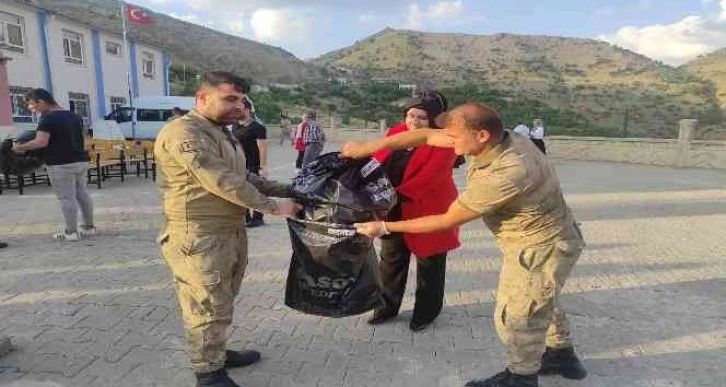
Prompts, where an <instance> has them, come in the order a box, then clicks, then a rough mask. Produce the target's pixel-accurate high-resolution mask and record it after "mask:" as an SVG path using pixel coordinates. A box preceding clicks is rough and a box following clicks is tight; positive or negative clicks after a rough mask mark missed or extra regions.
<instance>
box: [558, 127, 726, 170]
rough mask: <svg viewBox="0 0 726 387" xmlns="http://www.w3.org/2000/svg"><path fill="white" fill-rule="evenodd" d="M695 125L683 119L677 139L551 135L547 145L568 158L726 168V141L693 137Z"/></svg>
mask: <svg viewBox="0 0 726 387" xmlns="http://www.w3.org/2000/svg"><path fill="white" fill-rule="evenodd" d="M696 128H697V121H696V120H681V122H680V125H679V138H678V139H652V138H601V137H567V136H552V137H550V138H549V139H548V149H549V151H550V153H551V154H552V155H553V156H554V157H558V158H563V159H569V160H596V161H612V162H617V163H632V164H648V165H662V166H670V167H680V168H717V169H726V142H723V141H696V140H692V138H693V135H694V134H695V132H696Z"/></svg>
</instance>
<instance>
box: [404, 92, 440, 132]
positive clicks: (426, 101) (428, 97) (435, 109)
mask: <svg viewBox="0 0 726 387" xmlns="http://www.w3.org/2000/svg"><path fill="white" fill-rule="evenodd" d="M413 108H416V109H421V110H423V111H425V112H426V115H428V118H429V125H430V126H431V127H432V128H439V127H438V126H437V123H436V117H438V116H439V115H441V113H443V112H445V111H446V110H448V108H449V102H448V100H447V99H446V97H445V96H444V95H443V94H441V93H439V92H438V91H436V90H425V91H423V92H421V93H417V94H416V96H414V97H413V98H411V99H409V100H408V102H407V103H406V107H405V108H404V110H403V115H404V118H405V115H406V114H407V113H408V111H409V110H410V109H413Z"/></svg>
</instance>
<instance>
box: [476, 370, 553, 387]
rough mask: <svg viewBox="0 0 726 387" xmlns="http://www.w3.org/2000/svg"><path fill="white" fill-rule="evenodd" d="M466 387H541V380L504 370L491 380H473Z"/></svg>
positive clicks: (535, 376) (533, 376)
mask: <svg viewBox="0 0 726 387" xmlns="http://www.w3.org/2000/svg"><path fill="white" fill-rule="evenodd" d="M466 387H539V378H537V374H534V375H517V374H513V373H511V372H509V370H508V369H507V370H504V372H500V373H498V374H496V375H494V376H492V377H491V378H489V379H478V380H472V381H470V382H468V383H466Z"/></svg>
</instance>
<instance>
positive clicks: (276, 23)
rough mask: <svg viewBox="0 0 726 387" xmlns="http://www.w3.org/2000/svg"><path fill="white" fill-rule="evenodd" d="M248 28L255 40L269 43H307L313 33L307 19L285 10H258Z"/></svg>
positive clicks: (253, 14)
mask: <svg viewBox="0 0 726 387" xmlns="http://www.w3.org/2000/svg"><path fill="white" fill-rule="evenodd" d="M250 27H252V33H253V35H254V37H255V38H256V39H258V40H261V41H264V42H269V43H281V42H296V41H297V42H300V41H307V40H308V39H309V38H310V37H311V33H312V31H313V30H312V23H311V22H310V20H309V19H307V18H306V17H305V16H303V15H301V14H298V13H295V12H293V11H291V10H287V9H269V8H260V9H258V10H256V11H254V12H253V13H252V17H251V18H250Z"/></svg>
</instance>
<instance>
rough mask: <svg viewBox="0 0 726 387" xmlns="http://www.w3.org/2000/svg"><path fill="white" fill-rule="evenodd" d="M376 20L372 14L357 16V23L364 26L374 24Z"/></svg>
mask: <svg viewBox="0 0 726 387" xmlns="http://www.w3.org/2000/svg"><path fill="white" fill-rule="evenodd" d="M377 20H378V18H377V17H376V15H374V14H372V13H364V14H362V15H360V16H358V21H359V22H361V23H365V24H371V23H375V22H376V21H377Z"/></svg>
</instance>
